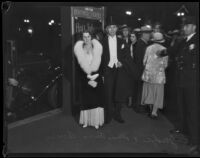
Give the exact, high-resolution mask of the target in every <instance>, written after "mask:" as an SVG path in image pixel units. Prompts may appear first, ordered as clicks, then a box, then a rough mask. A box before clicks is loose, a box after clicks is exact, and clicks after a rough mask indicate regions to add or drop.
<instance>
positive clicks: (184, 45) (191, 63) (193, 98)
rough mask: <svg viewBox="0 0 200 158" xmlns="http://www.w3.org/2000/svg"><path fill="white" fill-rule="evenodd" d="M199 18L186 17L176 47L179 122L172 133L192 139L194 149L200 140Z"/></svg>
mask: <svg viewBox="0 0 200 158" xmlns="http://www.w3.org/2000/svg"><path fill="white" fill-rule="evenodd" d="M196 27H197V24H196V20H195V18H194V17H191V16H190V17H186V19H185V23H184V26H183V30H184V33H185V38H184V39H183V40H182V42H180V44H179V46H178V47H177V49H176V51H177V56H176V85H177V104H178V111H177V112H178V116H179V121H178V122H177V124H176V129H174V130H171V131H170V132H171V133H183V134H185V135H186V136H188V138H189V145H191V152H194V151H197V148H198V147H197V146H198V144H199V142H200V129H199V128H200V123H199V120H200V118H199V116H200V106H199V46H198V44H199V42H198V37H197V33H196V29H197V28H196Z"/></svg>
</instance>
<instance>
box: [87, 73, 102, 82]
mask: <svg viewBox="0 0 200 158" xmlns="http://www.w3.org/2000/svg"><path fill="white" fill-rule="evenodd" d="M97 77H99V74H94V75H87V78H88V79H90V80H92V81H94V80H96V78H97Z"/></svg>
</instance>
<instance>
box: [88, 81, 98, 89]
mask: <svg viewBox="0 0 200 158" xmlns="http://www.w3.org/2000/svg"><path fill="white" fill-rule="evenodd" d="M88 84H89V85H90V86H92V87H93V88H95V87H96V86H97V82H96V81H92V80H90V81H89V82H88Z"/></svg>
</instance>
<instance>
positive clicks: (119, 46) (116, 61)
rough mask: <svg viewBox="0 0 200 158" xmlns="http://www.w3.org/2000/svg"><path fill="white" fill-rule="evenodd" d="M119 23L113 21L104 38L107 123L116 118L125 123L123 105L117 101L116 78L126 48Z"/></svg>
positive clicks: (108, 26)
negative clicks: (118, 34)
mask: <svg viewBox="0 0 200 158" xmlns="http://www.w3.org/2000/svg"><path fill="white" fill-rule="evenodd" d="M117 29H118V28H117V25H116V24H115V23H114V22H113V21H112V22H110V23H109V24H108V25H107V27H106V31H107V33H108V36H106V37H105V39H104V40H103V42H102V44H103V58H102V62H103V67H104V86H105V100H106V107H105V123H110V121H111V120H112V118H113V119H115V120H116V121H117V122H119V123H124V120H123V119H122V117H121V114H120V111H121V107H120V105H119V104H116V103H115V91H116V80H117V75H118V69H120V68H121V67H122V63H121V59H122V56H123V55H122V52H123V49H125V45H124V44H123V41H122V39H120V38H118V37H117V36H116V32H117Z"/></svg>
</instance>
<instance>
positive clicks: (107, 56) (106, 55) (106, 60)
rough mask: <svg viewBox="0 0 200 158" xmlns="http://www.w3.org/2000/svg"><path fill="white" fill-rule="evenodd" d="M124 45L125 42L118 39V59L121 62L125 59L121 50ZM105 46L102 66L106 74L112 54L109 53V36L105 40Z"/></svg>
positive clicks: (103, 43)
mask: <svg viewBox="0 0 200 158" xmlns="http://www.w3.org/2000/svg"><path fill="white" fill-rule="evenodd" d="M122 44H123V40H122V39H120V38H118V37H117V58H118V61H121V60H122V58H123V54H122V53H121V52H122V51H123V50H122V49H121V46H122ZM102 45H103V55H102V64H103V68H104V73H105V72H106V68H107V67H108V64H109V61H110V52H109V46H108V36H106V37H105V38H104V39H103V42H102Z"/></svg>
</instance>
